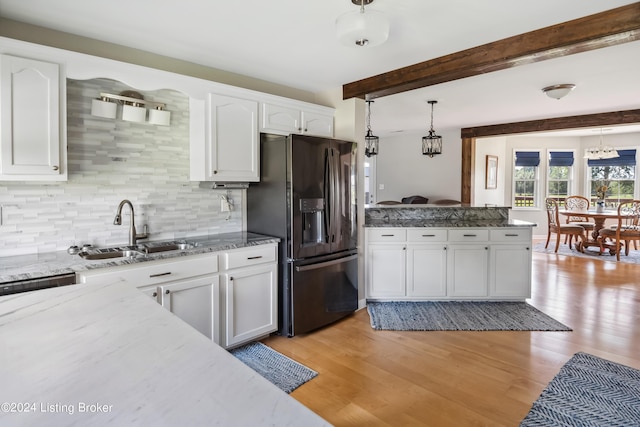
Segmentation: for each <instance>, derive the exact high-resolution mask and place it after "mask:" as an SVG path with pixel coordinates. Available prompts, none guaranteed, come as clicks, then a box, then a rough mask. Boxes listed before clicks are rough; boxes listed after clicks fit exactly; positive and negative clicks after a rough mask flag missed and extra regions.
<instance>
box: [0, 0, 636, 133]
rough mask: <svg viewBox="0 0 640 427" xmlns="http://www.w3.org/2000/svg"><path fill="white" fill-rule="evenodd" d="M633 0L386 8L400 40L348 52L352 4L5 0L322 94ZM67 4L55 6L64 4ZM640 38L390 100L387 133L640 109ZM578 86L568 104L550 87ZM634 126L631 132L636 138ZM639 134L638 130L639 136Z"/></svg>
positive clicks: (2, 4) (130, 42)
mask: <svg viewBox="0 0 640 427" xmlns="http://www.w3.org/2000/svg"><path fill="white" fill-rule="evenodd" d="M630 3H634V1H631V0H589V1H584V0H562V1H558V0H537V1H529V2H523V1H513V0H483V1H478V0H447V1H437V0H375V1H374V2H373V3H372V5H371V6H368V7H371V8H373V9H376V10H379V11H382V12H384V13H385V14H387V16H388V17H389V20H390V24H391V31H390V36H389V40H388V41H387V42H386V43H385V44H383V45H381V46H376V47H370V48H356V47H353V48H352V47H345V46H342V45H340V44H339V43H338V42H337V40H336V38H335V28H334V25H335V19H336V17H338V16H339V15H341V14H342V13H345V12H348V11H351V10H354V9H355V10H357V6H354V5H353V4H352V3H351V1H350V0H319V1H315V2H311V1H301V0H272V1H264V0H240V1H238V0H235V1H228V0H225V1H223V0H180V1H175V0H110V1H104V0H82V1H78V0H56V1H55V2H52V1H51V0H0V16H2V17H4V18H9V19H13V20H17V21H22V22H26V23H30V24H35V25H40V26H44V27H48V28H52V29H55V30H60V31H65V32H69V33H73V34H78V35H81V36H85V37H91V38H95V39H99V40H104V41H107V42H111V43H117V44H120V45H125V46H130V47H133V48H138V49H142V50H145V51H149V52H154V53H158V54H162V55H166V56H170V57H174V58H179V59H183V60H186V61H191V62H195V63H199V64H203V65H206V66H210V67H214V68H218V69H222V70H227V71H231V72H234V73H238V74H242V75H246V76H250V77H254V78H258V79H263V80H267V81H271V82H275V83H279V84H283V85H286V86H291V87H294V88H298V89H303V90H307V91H311V92H325V91H329V90H335V89H336V88H338V87H341V86H342V85H344V84H346V83H351V82H353V81H356V80H359V79H363V78H366V77H370V76H373V75H376V74H380V73H384V72H387V71H391V70H393V69H396V68H400V67H403V66H407V65H412V64H415V63H418V62H422V61H426V60H429V59H433V58H436V57H439V56H442V55H446V54H449V53H452V52H457V51H460V50H463V49H467V48H470V47H474V46H478V45H481V44H484V43H488V42H492V41H496V40H499V39H503V38H506V37H510V36H513V35H516V34H521V33H525V32H528V31H532V30H535V29H538V28H542V27H546V26H549V25H553V24H557V23H560V22H565V21H568V20H571V19H575V18H579V17H582V16H586V15H590V14H593V13H598V12H601V11H603V10H608V9H612V8H615V7H619V6H622V5H625V4H630ZM54 5H55V6H54ZM638 70H640V42H633V43H627V44H624V45H620V46H615V47H610V48H606V49H600V50H597V51H592V52H586V53H581V54H577V55H571V56H567V57H563V58H558V59H554V60H550V61H544V62H540V63H536V64H531V65H526V66H521V67H517V68H513V69H509V70H503V71H498V72H494V73H490V74H486V75H482V76H477V77H472V78H467V79H463V80H457V81H453V82H449V83H444V84H440V85H436V86H432V87H428V88H424V89H419V90H414V91H411V92H407V93H403V94H398V95H392V96H388V97H384V98H378V99H377V100H376V102H375V103H374V104H373V106H372V114H371V127H372V130H373V131H374V133H375V134H377V135H379V136H387V135H393V134H395V133H396V132H399V131H402V132H420V131H426V130H427V129H428V120H429V111H430V110H429V108H430V107H429V105H428V104H427V103H426V101H427V100H430V99H434V100H437V101H438V104H437V105H436V106H435V113H434V127H435V129H436V131H439V130H441V129H449V128H456V129H459V128H462V127H471V126H481V125H489V124H497V123H508V122H513V121H522V120H534V119H541V118H548V117H557V116H570V115H576V114H589V113H599V112H608V111H617V110H627V109H637V108H640V77H639V76H640V72H639V71H638ZM557 83H574V84H576V85H577V87H576V89H575V90H574V91H573V92H572V93H571V94H570V95H569V96H567V97H566V98H564V99H562V100H559V101H556V100H553V99H550V98H547V97H546V96H545V95H543V94H542V92H541V90H540V89H541V88H543V87H545V86H548V85H552V84H557ZM631 129H633V128H631V127H628V126H627V127H625V130H631ZM634 130H637V128H636V129H634Z"/></svg>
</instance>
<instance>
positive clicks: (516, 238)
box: [490, 228, 531, 243]
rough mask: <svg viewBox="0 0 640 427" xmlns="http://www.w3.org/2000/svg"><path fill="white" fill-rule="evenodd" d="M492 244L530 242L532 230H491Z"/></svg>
mask: <svg viewBox="0 0 640 427" xmlns="http://www.w3.org/2000/svg"><path fill="white" fill-rule="evenodd" d="M490 236H491V241H492V242H518V243H521V242H530V241H531V229H530V228H526V229H525V228H504V229H499V230H491V232H490Z"/></svg>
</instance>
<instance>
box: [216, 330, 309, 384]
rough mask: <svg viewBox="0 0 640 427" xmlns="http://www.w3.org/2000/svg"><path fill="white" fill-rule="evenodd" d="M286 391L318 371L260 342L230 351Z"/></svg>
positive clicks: (307, 379) (305, 380)
mask: <svg viewBox="0 0 640 427" xmlns="http://www.w3.org/2000/svg"><path fill="white" fill-rule="evenodd" d="M229 352H230V353H231V354H232V355H234V356H235V357H236V358H237V359H239V360H240V361H241V362H242V363H244V364H245V365H247V366H248V367H250V368H251V369H253V370H254V371H256V372H257V373H259V374H260V375H262V376H263V377H264V378H266V379H267V380H269V381H270V382H271V383H272V384H274V385H276V386H278V388H280V389H281V390H282V391H284V392H285V393H291V392H292V391H293V390H295V389H297V388H298V387H300V386H301V385H302V384H304V383H306V382H307V381H309V380H310V379H312V378H315V377H316V376H317V375H318V373H317V372H316V371H314V370H312V369H309V368H307V367H306V366H304V365H302V364H300V363H298V362H296V361H295V360H293V359H290V358H288V357H287V356H285V355H284V354H282V353H279V352H277V351H275V350H274V349H272V348H271V347H267V346H266V345H264V344H262V343H260V342H252V343H249V344H245V345H243V346H242V347H238V348H235V349H233V350H231V351H229Z"/></svg>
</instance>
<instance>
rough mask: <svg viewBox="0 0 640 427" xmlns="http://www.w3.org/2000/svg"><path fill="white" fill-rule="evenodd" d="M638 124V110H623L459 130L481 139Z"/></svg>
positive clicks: (639, 115) (466, 136)
mask: <svg viewBox="0 0 640 427" xmlns="http://www.w3.org/2000/svg"><path fill="white" fill-rule="evenodd" d="M638 123H640V110H624V111H613V112H608V113H596V114H585V115H582V116H567V117H554V118H551V119H542V120H530V121H526V122H515V123H504V124H497V125H489V126H478V127H472V128H463V129H461V130H460V136H461V137H462V138H482V137H487V136H497V135H510V134H519V133H531V132H546V131H553V130H567V129H579V128H588V127H602V126H611V125H620V124H638Z"/></svg>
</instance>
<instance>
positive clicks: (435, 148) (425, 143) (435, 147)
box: [422, 101, 442, 157]
mask: <svg viewBox="0 0 640 427" xmlns="http://www.w3.org/2000/svg"><path fill="white" fill-rule="evenodd" d="M427 102H428V103H429V104H431V128H430V129H429V134H428V135H427V136H423V137H422V154H424V155H425V156H429V157H433V156H435V155H436V154H442V137H441V136H440V135H436V132H435V131H434V130H433V104H437V103H438V101H427Z"/></svg>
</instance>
